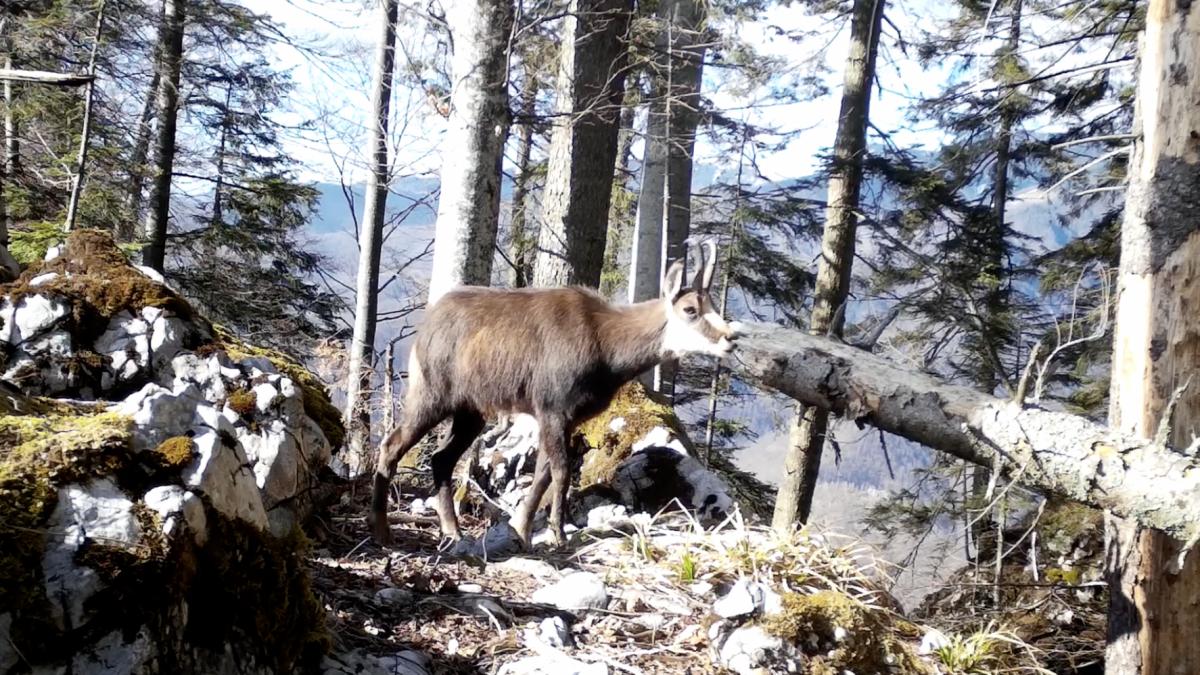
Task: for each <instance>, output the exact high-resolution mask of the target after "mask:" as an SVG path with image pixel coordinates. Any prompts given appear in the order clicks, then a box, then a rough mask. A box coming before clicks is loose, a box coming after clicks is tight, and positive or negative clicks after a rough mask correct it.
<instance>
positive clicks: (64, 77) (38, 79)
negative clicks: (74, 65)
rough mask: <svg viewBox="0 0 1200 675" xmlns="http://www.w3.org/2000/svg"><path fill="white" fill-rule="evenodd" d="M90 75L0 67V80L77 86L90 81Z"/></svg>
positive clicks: (91, 78)
mask: <svg viewBox="0 0 1200 675" xmlns="http://www.w3.org/2000/svg"><path fill="white" fill-rule="evenodd" d="M93 79H94V78H93V77H92V76H91V75H74V74H71V73H55V72H51V71H48V70H11V69H8V68H0V82H4V81H9V82H34V83H36V84H49V85H54V86H59V87H78V86H82V85H85V84H87V83H88V82H91V81H92V80H93Z"/></svg>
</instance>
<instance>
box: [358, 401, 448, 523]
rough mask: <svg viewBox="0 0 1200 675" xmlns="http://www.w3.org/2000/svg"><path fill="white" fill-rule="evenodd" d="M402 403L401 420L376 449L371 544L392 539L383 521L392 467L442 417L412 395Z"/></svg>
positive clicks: (372, 494)
mask: <svg viewBox="0 0 1200 675" xmlns="http://www.w3.org/2000/svg"><path fill="white" fill-rule="evenodd" d="M406 403H408V404H411V405H408V406H406V407H408V410H407V411H405V419H404V421H403V422H402V423H401V424H400V426H398V427H396V428H395V429H393V430H392V431H391V433H389V434H388V435H387V437H386V438H384V439H383V443H381V444H380V446H379V462H378V463H377V464H376V465H375V485H374V489H373V490H372V492H371V513H370V515H369V516H368V519H369V520H370V523H371V531H372V535H373V536H374V538H375V543H377V544H379V545H380V546H386V545H388V544H389V543H391V538H392V532H391V529H389V528H388V520H387V507H388V488H389V487H390V486H391V484H392V477H393V476H395V475H396V465H397V464H399V463H400V459H401V458H402V457H404V455H406V454H408V451H409V450H411V449H412V448H413V446H414V445H416V444H417V443H418V442H419V441H420V440H421V439H422V438H424V437H425V434H427V433H429V431H430V430H431V429H433V428H434V427H435V426H437V425H438V423H439V422H441V421H442V419H443V418H444V417H445V415H443V414H442V413H441V412H440V411H438V410H434V409H431V408H429V407H427V406H425V405H422V404H421V403H420V402H419V401H417V400H416V397H414V396H409V397H407V401H406Z"/></svg>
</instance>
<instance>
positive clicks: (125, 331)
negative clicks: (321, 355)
mask: <svg viewBox="0 0 1200 675" xmlns="http://www.w3.org/2000/svg"><path fill="white" fill-rule="evenodd" d="M0 387H2V389H0V447H3V448H4V449H5V450H4V452H3V453H2V454H0V523H3V524H4V527H0V552H2V555H3V560H0V673H5V672H8V671H9V670H10V669H12V668H18V669H22V670H25V669H29V668H33V669H35V670H38V672H71V673H75V674H76V675H78V674H80V673H100V672H105V673H113V672H117V673H120V672H125V673H144V674H150V673H174V672H208V673H276V672H291V671H292V670H293V669H294V668H296V667H298V666H299V665H300V664H302V663H305V662H308V661H315V660H317V659H319V658H320V656H321V654H322V652H323V651H324V649H325V647H326V641H327V638H326V637H325V635H324V627H323V619H322V610H321V608H320V605H319V603H318V602H317V600H316V598H315V597H314V596H313V595H312V593H311V592H310V591H309V589H308V581H307V576H306V574H305V573H304V570H303V566H302V564H301V563H302V555H303V552H304V549H305V545H304V536H303V534H302V533H301V530H300V527H299V525H300V523H302V522H303V521H304V520H305V519H306V518H307V516H308V515H309V513H310V511H311V510H312V508H313V506H314V497H313V495H314V494H315V493H314V490H315V488H316V487H317V485H318V483H319V480H320V478H321V476H322V475H323V474H325V472H327V471H328V469H327V465H328V462H329V458H330V454H331V452H332V451H333V450H335V449H336V447H337V445H338V444H340V441H341V429H340V426H339V425H338V423H337V414H336V410H334V409H333V407H332V405H331V404H330V402H329V399H328V396H327V395H326V393H325V392H324V390H323V389H322V388H321V387H320V386H319V384H318V383H316V381H315V380H314V379H313V378H312V376H311V375H310V374H308V373H307V372H306V371H304V370H303V368H301V367H300V366H299V365H298V364H296V363H295V362H293V361H291V360H290V359H288V358H287V357H285V356H284V355H282V354H275V353H271V352H267V351H264V350H259V349H255V348H253V347H250V346H248V345H245V344H243V343H241V342H239V341H237V340H235V339H233V338H232V337H231V336H229V335H226V334H224V333H223V332H222V331H221V330H220V329H219V328H216V327H214V326H212V325H211V324H209V322H207V321H206V320H205V319H204V318H203V317H200V316H199V315H197V314H196V313H195V312H194V311H193V309H192V308H191V306H190V305H189V304H188V303H187V302H186V301H185V300H184V299H183V298H181V297H180V296H178V295H177V294H176V293H175V292H173V291H172V290H171V289H170V288H169V287H168V286H166V285H165V284H164V283H163V282H162V279H161V278H160V277H158V276H157V275H156V274H154V273H153V272H150V271H147V270H141V269H138V268H136V267H134V266H132V265H130V264H128V263H127V262H126V260H125V257H124V255H123V254H122V253H121V251H120V250H119V249H118V248H117V247H116V246H115V245H114V244H113V242H112V240H111V239H110V238H109V237H108V235H107V234H104V233H99V232H92V231H80V232H75V233H73V234H72V235H71V236H70V237H69V239H68V240H67V242H66V244H65V246H64V247H63V248H62V250H61V251H60V252H59V253H58V255H57V257H55V258H53V259H51V260H48V261H47V262H45V263H44V264H41V265H35V266H33V267H32V268H30V269H27V270H26V271H25V272H24V273H23V274H22V276H21V277H20V278H19V279H17V280H16V281H15V282H12V283H10V284H7V285H4V286H0Z"/></svg>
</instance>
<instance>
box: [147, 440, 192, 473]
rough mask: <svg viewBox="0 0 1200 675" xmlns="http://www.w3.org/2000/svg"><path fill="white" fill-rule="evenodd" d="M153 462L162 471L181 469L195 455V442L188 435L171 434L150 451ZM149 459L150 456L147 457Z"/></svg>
mask: <svg viewBox="0 0 1200 675" xmlns="http://www.w3.org/2000/svg"><path fill="white" fill-rule="evenodd" d="M149 454H150V456H151V457H152V458H153V460H152V461H154V463H155V464H157V465H158V466H157V467H156V468H159V469H161V470H164V471H182V470H183V468H184V467H186V466H187V465H188V464H191V463H192V459H193V458H194V457H195V456H196V444H195V443H194V442H193V441H192V439H191V438H190V437H188V436H172V437H171V438H168V439H167V440H165V441H163V442H162V443H159V444H158V447H156V448H154V450H152V451H150V453H149ZM147 459H150V458H147Z"/></svg>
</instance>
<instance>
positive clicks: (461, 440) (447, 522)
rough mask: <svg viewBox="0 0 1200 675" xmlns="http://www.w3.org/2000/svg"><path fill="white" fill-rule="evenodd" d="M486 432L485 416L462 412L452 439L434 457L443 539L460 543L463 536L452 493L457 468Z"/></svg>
mask: <svg viewBox="0 0 1200 675" xmlns="http://www.w3.org/2000/svg"><path fill="white" fill-rule="evenodd" d="M481 431H483V416H482V415H480V414H479V413H476V412H465V411H460V412H457V413H455V414H454V421H453V422H452V423H451V425H450V435H449V436H447V437H446V440H445V441H444V442H443V443H442V445H441V447H439V448H438V449H437V451H436V452H434V453H433V457H432V458H431V459H430V463H431V464H432V465H433V486H434V489H436V490H437V501H436V502H435V503H434V504H435V508H436V509H437V512H438V521H439V523H440V526H441V530H442V536H443V537H449V538H450V539H454V540H456V541H457V540H458V539H459V537H461V536H462V535H461V534H460V533H459V531H458V517H457V516H456V515H455V513H454V493H453V490H452V486H453V482H454V481H453V478H454V467H455V466H456V465H457V464H458V459H459V458H460V457H462V455H463V453H464V452H466V451H467V448H469V447H471V443H473V442H474V441H475V439H476V438H478V437H479V432H481Z"/></svg>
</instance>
